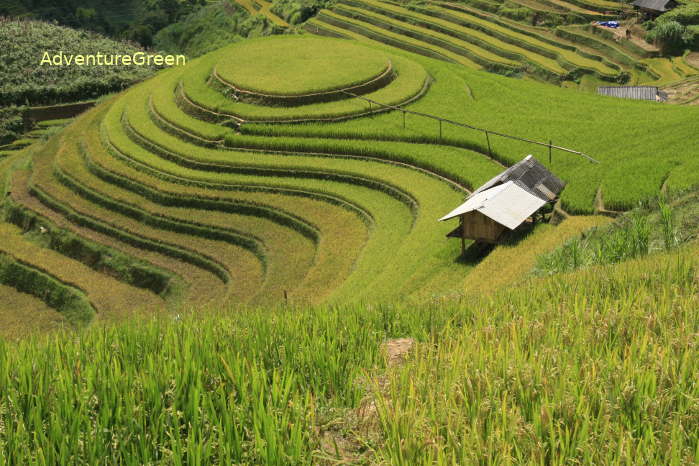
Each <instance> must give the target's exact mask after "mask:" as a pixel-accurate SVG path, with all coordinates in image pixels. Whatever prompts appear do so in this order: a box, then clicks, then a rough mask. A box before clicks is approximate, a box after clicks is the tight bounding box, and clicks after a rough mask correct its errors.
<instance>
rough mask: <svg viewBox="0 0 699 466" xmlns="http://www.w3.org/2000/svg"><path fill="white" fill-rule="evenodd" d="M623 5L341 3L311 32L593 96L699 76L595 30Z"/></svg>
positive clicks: (596, 1) (487, 0) (518, 0)
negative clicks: (609, 88)
mask: <svg viewBox="0 0 699 466" xmlns="http://www.w3.org/2000/svg"><path fill="white" fill-rule="evenodd" d="M507 4H509V5H510V7H508V6H507ZM512 4H514V5H516V8H515V12H513V11H512V8H511V5H512ZM619 5H620V4H619V3H617V2H609V1H605V0H576V1H574V2H566V1H562V0H514V2H498V1H497V0H477V1H469V2H465V3H451V2H427V3H425V4H422V5H420V6H416V5H412V4H411V5H405V4H404V3H400V2H391V1H380V0H340V1H339V2H337V3H336V4H335V6H333V7H332V9H326V10H322V11H321V12H320V13H319V14H318V15H317V16H316V17H315V18H313V19H312V20H311V21H309V22H307V23H306V25H305V28H306V30H308V31H310V32H312V33H315V34H320V35H326V36H333V37H346V38H352V39H357V40H360V41H377V42H381V43H384V44H388V45H391V46H394V47H399V48H402V49H404V50H409V51H411V52H414V53H419V54H422V55H425V56H429V57H433V58H439V59H442V60H445V61H449V62H454V63H459V64H462V65H465V66H467V67H469V68H472V69H484V70H487V71H492V72H496V73H500V74H506V75H519V76H525V77H528V78H532V79H536V80H539V81H546V82H551V83H554V84H557V85H563V86H565V87H578V88H581V89H585V90H591V91H594V90H595V89H596V87H597V86H598V85H609V83H626V84H630V85H655V86H661V87H663V86H670V85H676V84H677V83H681V82H683V81H685V80H687V79H690V78H693V77H694V76H697V75H699V70H698V69H697V68H695V67H693V66H691V65H690V64H689V63H688V62H687V61H686V59H685V58H683V57H674V58H660V57H659V56H658V53H659V52H658V50H657V48H655V47H653V46H651V45H649V44H645V43H643V44H639V43H638V42H642V41H633V40H627V39H626V38H625V37H617V36H615V33H614V32H611V31H609V30H605V29H604V28H599V27H595V26H593V25H591V24H590V23H591V22H592V21H595V20H598V21H599V20H605V19H616V18H617V17H618V15H619V14H620V13H626V12H627V8H628V6H627V5H624V6H623V7H622V9H621V10H620V7H619ZM508 8H509V9H508ZM515 13H516V14H515ZM605 83H606V84H605ZM694 97H696V96H694V95H692V96H690V98H689V99H685V100H693V99H694ZM683 102H684V101H682V102H680V103H683Z"/></svg>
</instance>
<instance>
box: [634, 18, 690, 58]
mask: <svg viewBox="0 0 699 466" xmlns="http://www.w3.org/2000/svg"><path fill="white" fill-rule="evenodd" d="M693 39H694V38H693V37H692V35H691V34H688V33H687V27H686V26H684V25H683V24H680V23H678V22H677V21H675V20H671V19H668V20H663V21H657V22H656V25H655V27H654V28H653V29H651V30H650V31H649V32H648V33H647V34H646V40H647V41H649V42H657V43H659V44H660V45H661V46H662V48H663V51H664V52H666V53H672V52H680V51H682V50H683V49H684V47H686V46H687V45H689V43H690V41H693Z"/></svg>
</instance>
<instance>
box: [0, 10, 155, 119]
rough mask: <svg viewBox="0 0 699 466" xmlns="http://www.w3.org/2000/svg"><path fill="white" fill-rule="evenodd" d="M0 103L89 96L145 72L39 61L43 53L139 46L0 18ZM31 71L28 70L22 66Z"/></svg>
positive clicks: (122, 51)
mask: <svg viewBox="0 0 699 466" xmlns="http://www.w3.org/2000/svg"><path fill="white" fill-rule="evenodd" d="M0 46H1V47H2V50H3V53H2V55H0V102H2V104H3V105H9V104H17V105H24V104H31V105H37V104H53V103H60V102H74V101H82V100H89V99H91V98H95V97H98V96H100V95H102V94H106V93H109V92H114V91H119V90H122V89H123V88H125V87H127V86H129V85H130V84H133V83H134V82H136V81H139V80H142V79H144V78H146V77H147V76H149V75H151V74H152V73H153V72H154V71H155V69H154V68H152V67H151V68H149V67H145V66H143V67H141V66H123V65H119V66H49V65H47V64H44V65H40V63H41V60H42V59H43V58H44V54H45V53H49V55H50V56H53V55H55V54H57V53H58V52H59V51H62V52H63V53H64V54H65V55H70V54H76V55H77V54H82V55H87V54H96V53H98V52H100V53H102V54H133V53H135V52H138V51H139V50H140V49H138V48H136V47H134V46H133V45H130V44H126V43H119V42H114V41H112V40H110V39H107V38H105V37H103V36H100V35H97V34H94V33H89V32H85V31H78V30H74V29H69V28H66V27H62V26H56V25H54V24H49V23H43V22H39V21H19V20H11V19H6V18H0ZM28 69H31V70H32V72H31V73H27V72H26V70H28Z"/></svg>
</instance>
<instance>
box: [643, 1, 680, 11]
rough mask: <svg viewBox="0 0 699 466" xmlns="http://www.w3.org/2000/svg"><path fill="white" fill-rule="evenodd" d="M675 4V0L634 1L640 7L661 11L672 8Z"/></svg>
mask: <svg viewBox="0 0 699 466" xmlns="http://www.w3.org/2000/svg"><path fill="white" fill-rule="evenodd" d="M675 4H676V3H675V2H674V1H673V0H636V1H635V2H633V6H636V7H638V8H645V9H646V10H653V11H660V12H665V11H668V10H671V9H672V8H673V7H674V6H675Z"/></svg>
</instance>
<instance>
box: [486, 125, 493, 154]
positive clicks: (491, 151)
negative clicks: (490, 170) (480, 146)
mask: <svg viewBox="0 0 699 466" xmlns="http://www.w3.org/2000/svg"><path fill="white" fill-rule="evenodd" d="M485 139H486V141H488V155H489V156H490V157H491V158H492V157H493V149H491V148H490V136H488V131H486V132H485Z"/></svg>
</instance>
